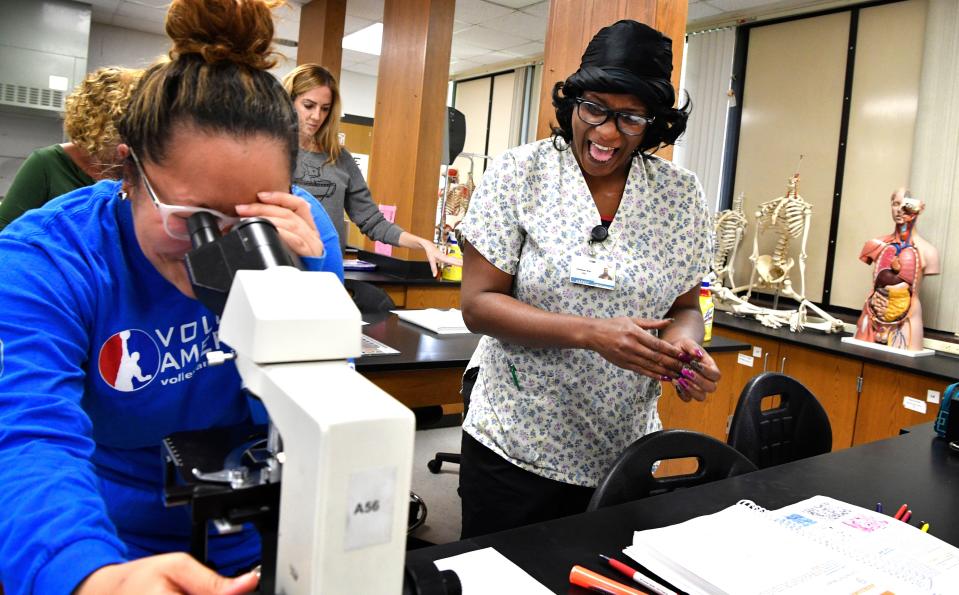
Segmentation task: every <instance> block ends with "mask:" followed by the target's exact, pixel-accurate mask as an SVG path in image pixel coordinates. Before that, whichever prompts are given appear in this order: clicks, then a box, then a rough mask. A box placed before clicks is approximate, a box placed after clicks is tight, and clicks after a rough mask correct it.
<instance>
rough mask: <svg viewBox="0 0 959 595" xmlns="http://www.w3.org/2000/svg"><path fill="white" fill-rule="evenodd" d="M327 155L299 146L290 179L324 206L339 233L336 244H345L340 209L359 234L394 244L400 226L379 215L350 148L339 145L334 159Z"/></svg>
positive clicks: (341, 245) (343, 225) (344, 231)
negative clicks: (333, 161)
mask: <svg viewBox="0 0 959 595" xmlns="http://www.w3.org/2000/svg"><path fill="white" fill-rule="evenodd" d="M327 157H328V155H327V154H326V153H314V152H313V151H307V150H304V149H300V152H299V153H297V156H296V170H295V171H294V172H293V183H294V184H296V185H297V186H299V187H301V188H303V189H304V190H306V191H307V192H309V193H310V194H312V195H313V196H315V197H316V199H317V200H318V201H320V204H321V205H323V208H325V209H326V212H327V213H328V214H329V216H330V219H332V220H333V225H334V227H336V233H337V234H339V236H340V248H341V249H342V248H344V247H346V222H345V221H344V220H343V210H344V209H345V210H346V212H347V214H348V215H349V216H350V220H351V221H352V222H353V223H355V224H356V226H357V227H359V228H360V231H361V232H363V235H365V236H366V237H368V238H370V239H372V240H376V241H378V242H383V243H385V244H392V245H394V246H398V245H399V241H400V234H401V233H403V229H402V228H401V227H400V226H399V225H395V224H393V223H390V222H389V221H387V220H386V218H385V217H383V213H381V212H380V210H379V208H377V206H376V203H374V202H373V196H372V195H371V194H370V189H369V187H368V186H367V185H366V180H364V179H363V175H362V174H361V173H360V169H359V168H358V167H356V162H355V161H353V156H352V155H350V152H349V151H347V150H346V149H341V150H340V156H339V158H338V159H337V160H336V163H326V159H327Z"/></svg>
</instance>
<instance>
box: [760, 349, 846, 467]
mask: <svg viewBox="0 0 959 595" xmlns="http://www.w3.org/2000/svg"><path fill="white" fill-rule="evenodd" d="M784 362H785V363H784ZM779 363H780V366H781V367H782V368H783V372H784V373H785V374H788V375H789V376H792V377H793V378H795V379H796V380H798V381H799V382H802V383H803V385H805V386H806V388H808V389H809V390H810V391H812V394H814V395H816V398H817V399H819V403H820V404H821V405H822V406H823V409H825V410H826V414H827V415H828V416H829V424H830V425H831V426H832V449H833V450H834V451H835V450H842V449H843V448H849V447H850V446H852V437H853V431H854V429H855V426H856V411H857V408H858V407H859V375H860V373H861V372H862V366H863V363H862V361H861V360H857V359H853V358H848V357H842V356H839V355H835V354H832V353H823V352H820V351H816V350H813V349H809V348H806V347H800V346H799V345H793V344H786V343H784V344H781V345H780V346H779Z"/></svg>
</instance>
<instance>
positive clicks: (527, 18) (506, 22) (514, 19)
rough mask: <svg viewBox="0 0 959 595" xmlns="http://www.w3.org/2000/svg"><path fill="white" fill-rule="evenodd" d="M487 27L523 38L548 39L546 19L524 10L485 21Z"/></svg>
mask: <svg viewBox="0 0 959 595" xmlns="http://www.w3.org/2000/svg"><path fill="white" fill-rule="evenodd" d="M481 24H485V25H486V26H487V27H491V28H494V29H496V30H497V31H502V32H504V33H510V34H512V35H516V36H517V37H522V38H523V39H528V40H534V41H545V40H546V19H542V18H539V17H534V16H532V15H528V14H526V13H522V12H514V13H512V14H510V15H508V16H506V17H503V18H499V19H491V20H487V21H484V22H483V23H481Z"/></svg>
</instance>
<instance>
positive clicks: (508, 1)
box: [490, 0, 539, 9]
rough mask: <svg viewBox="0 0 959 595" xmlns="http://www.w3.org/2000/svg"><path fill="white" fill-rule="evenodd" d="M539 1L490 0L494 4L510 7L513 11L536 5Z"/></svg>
mask: <svg viewBox="0 0 959 595" xmlns="http://www.w3.org/2000/svg"><path fill="white" fill-rule="evenodd" d="M538 1H539V0H490V2H492V3H493V4H499V5H500V6H508V7H510V8H513V9H519V8H526V7H527V6H532V5H534V4H536V3H537V2H538Z"/></svg>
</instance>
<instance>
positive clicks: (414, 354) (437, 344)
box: [356, 312, 749, 372]
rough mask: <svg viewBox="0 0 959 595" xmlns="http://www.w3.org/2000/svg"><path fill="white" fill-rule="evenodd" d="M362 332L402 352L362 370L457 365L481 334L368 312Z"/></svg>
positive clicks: (722, 347) (725, 345)
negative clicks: (449, 331) (443, 331)
mask: <svg viewBox="0 0 959 595" xmlns="http://www.w3.org/2000/svg"><path fill="white" fill-rule="evenodd" d="M363 320H364V322H367V323H369V324H367V325H365V326H364V327H363V334H365V335H367V336H368V337H371V338H373V339H376V340H377V341H379V342H380V343H384V344H386V345H388V346H390V347H392V348H393V349H396V350H398V351H399V352H400V353H397V354H392V355H371V356H366V357H362V358H359V359H357V360H356V369H357V370H359V371H361V372H367V371H369V372H376V371H383V370H424V369H430V368H458V367H465V366H466V364H467V363H469V360H470V357H472V356H473V351H475V350H476V344H477V343H479V339H480V335H474V334H463V335H440V334H437V333H433V332H430V331H428V330H426V329H425V328H422V327H419V326H417V325H415V324H411V323H409V322H405V321H403V320H400V319H399V318H398V317H397V316H396V315H395V314H393V313H390V312H387V313H384V314H367V315H364V316H363ZM704 347H705V348H706V350H707V351H709V352H710V353H722V352H725V351H743V350H746V349H749V345H748V344H746V343H743V342H742V341H735V340H733V339H729V338H727V337H719V336H714V337H713V340H712V341H710V342H707V343H706V344H705V345H704Z"/></svg>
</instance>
